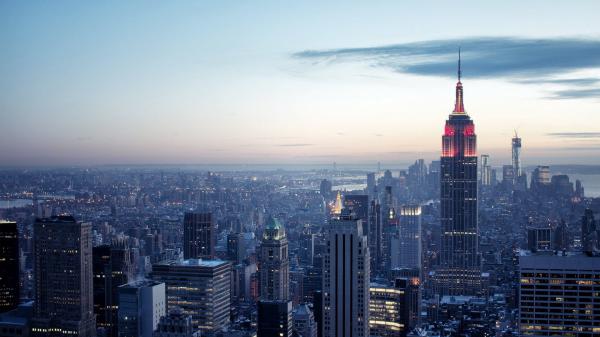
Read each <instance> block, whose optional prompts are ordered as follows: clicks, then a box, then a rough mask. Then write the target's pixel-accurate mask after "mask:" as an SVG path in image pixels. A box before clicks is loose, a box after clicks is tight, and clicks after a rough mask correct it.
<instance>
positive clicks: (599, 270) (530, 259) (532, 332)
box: [519, 254, 600, 337]
mask: <svg viewBox="0 0 600 337" xmlns="http://www.w3.org/2000/svg"><path fill="white" fill-rule="evenodd" d="M519 269H520V277H519V280H520V282H519V313H520V314H519V331H520V335H521V336H590V337H591V336H598V335H600V302H598V298H599V296H600V285H598V280H599V279H600V257H590V256H586V255H584V254H571V255H549V254H534V255H525V256H520V258H519Z"/></svg>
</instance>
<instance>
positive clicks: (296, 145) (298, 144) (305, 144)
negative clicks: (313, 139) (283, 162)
mask: <svg viewBox="0 0 600 337" xmlns="http://www.w3.org/2000/svg"><path fill="white" fill-rule="evenodd" d="M313 145H314V144H308V143H293V144H277V145H276V146H279V147H305V146H313Z"/></svg>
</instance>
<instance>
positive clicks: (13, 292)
mask: <svg viewBox="0 0 600 337" xmlns="http://www.w3.org/2000/svg"><path fill="white" fill-rule="evenodd" d="M18 305H19V232H18V231H17V223H16V222H11V221H1V220H0V313H3V312H7V311H10V310H13V309H16V308H17V306H18Z"/></svg>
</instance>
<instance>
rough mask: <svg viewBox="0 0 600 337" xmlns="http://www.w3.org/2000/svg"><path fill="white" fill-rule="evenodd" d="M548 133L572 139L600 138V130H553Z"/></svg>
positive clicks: (551, 135) (548, 134) (552, 135)
mask: <svg viewBox="0 0 600 337" xmlns="http://www.w3.org/2000/svg"><path fill="white" fill-rule="evenodd" d="M546 135H547V136H550V137H557V138H571V139H581V138H586V139H589V138H600V132H551V133H547V134H546Z"/></svg>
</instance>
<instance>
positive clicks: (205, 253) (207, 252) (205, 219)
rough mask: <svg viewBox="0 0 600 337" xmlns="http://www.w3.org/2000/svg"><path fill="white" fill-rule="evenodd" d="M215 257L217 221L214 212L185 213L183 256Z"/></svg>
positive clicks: (185, 257) (192, 257)
mask: <svg viewBox="0 0 600 337" xmlns="http://www.w3.org/2000/svg"><path fill="white" fill-rule="evenodd" d="M214 257H215V222H214V218H213V215H212V213H192V212H188V213H185V215H184V217H183V258H184V259H186V260H187V259H213V258H214Z"/></svg>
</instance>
